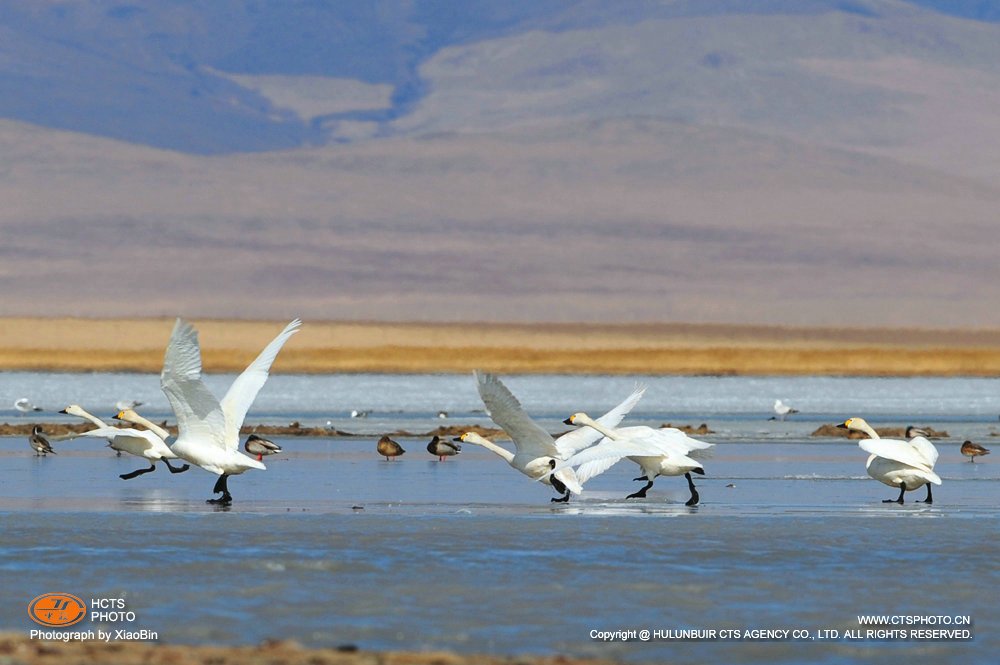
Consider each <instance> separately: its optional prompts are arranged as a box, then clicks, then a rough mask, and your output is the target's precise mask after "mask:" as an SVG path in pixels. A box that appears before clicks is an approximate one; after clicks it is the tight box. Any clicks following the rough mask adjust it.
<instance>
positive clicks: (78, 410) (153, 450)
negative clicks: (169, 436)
mask: <svg viewBox="0 0 1000 665" xmlns="http://www.w3.org/2000/svg"><path fill="white" fill-rule="evenodd" d="M59 413H65V414H68V415H71V416H77V417H78V418H83V419H84V420H89V421H90V422H92V423H93V424H94V425H96V426H97V428H96V429H92V430H88V431H86V432H83V433H81V434H77V435H76V437H90V438H95V439H105V440H107V442H108V446H110V447H111V449H112V450H117V451H120V452H125V453H129V454H130V455H135V456H136V457H142V458H144V459H147V460H149V468H148V469H138V470H137V471H132V472H130V473H123V474H120V475H119V476H118V477H119V478H121V479H122V480H130V479H132V478H135V477H136V476H141V475H142V474H144V473H149V472H150V471H156V463H157V462H160V461H162V462H163V464H164V465H165V466H166V467H167V469H169V470H170V473H182V472H184V471H187V470H188V469H189V468H190V467H189V466H188V465H187V464H183V465H181V466H179V467H174V466H170V462H168V461H167V460H172V459H177V455H175V454H174V452H173V451H172V450H170V448H169V446H167V444H166V443H165V442H164V439H163V438H161V437H160V436H158V435H157V434H156V433H155V432H148V431H145V430H139V429H134V428H131V427H114V426H111V425H108V424H107V423H105V422H104V421H103V420H101V419H100V418H98V417H97V416H95V415H93V414H91V413H89V412H87V411H85V410H84V409H83V408H82V407H80V406H79V405H77V404H70V405H69V406H67V407H66V408H65V409H63V410H62V411H60V412H59ZM76 437H74V438H76Z"/></svg>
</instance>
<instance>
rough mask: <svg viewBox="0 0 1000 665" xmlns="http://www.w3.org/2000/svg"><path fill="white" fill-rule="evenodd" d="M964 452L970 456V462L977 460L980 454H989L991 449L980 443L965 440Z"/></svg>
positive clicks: (963, 444)
mask: <svg viewBox="0 0 1000 665" xmlns="http://www.w3.org/2000/svg"><path fill="white" fill-rule="evenodd" d="M961 450H962V454H963V455H965V456H966V457H968V458H969V461H970V462H975V461H976V458H977V457H979V456H980V455H989V454H990V449H989V448H984V447H982V446H981V445H979V444H978V443H973V442H971V441H964V442H963V443H962V449H961Z"/></svg>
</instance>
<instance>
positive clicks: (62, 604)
mask: <svg viewBox="0 0 1000 665" xmlns="http://www.w3.org/2000/svg"><path fill="white" fill-rule="evenodd" d="M28 616H30V617H31V618H32V620H33V621H35V622H36V623H40V624H42V625H43V626H50V627H52V628H65V627H66V626H72V625H73V624H75V623H77V622H78V621H80V620H81V619H83V617H85V616H87V606H86V605H85V604H84V602H83V601H82V600H80V599H79V598H77V597H76V596H74V595H72V594H69V593H43V594H42V595H41V596H38V597H37V598H35V599H34V600H33V601H31V602H30V603H29V604H28Z"/></svg>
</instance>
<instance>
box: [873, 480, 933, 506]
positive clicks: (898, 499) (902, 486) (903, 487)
mask: <svg viewBox="0 0 1000 665" xmlns="http://www.w3.org/2000/svg"><path fill="white" fill-rule="evenodd" d="M928 489H930V486H928ZM905 491H906V483H900V484H899V496H898V497H896V498H895V499H882V503H898V504H900V505H902V504H903V493H904V492H905Z"/></svg>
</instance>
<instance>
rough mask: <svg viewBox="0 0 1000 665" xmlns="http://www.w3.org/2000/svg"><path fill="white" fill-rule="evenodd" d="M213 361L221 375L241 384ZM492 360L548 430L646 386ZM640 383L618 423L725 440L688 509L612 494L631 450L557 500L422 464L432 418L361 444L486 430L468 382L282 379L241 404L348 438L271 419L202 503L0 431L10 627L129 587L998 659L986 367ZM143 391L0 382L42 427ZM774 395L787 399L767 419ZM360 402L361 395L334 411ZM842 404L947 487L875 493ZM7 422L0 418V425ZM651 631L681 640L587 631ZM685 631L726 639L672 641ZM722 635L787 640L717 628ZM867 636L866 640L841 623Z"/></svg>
mask: <svg viewBox="0 0 1000 665" xmlns="http://www.w3.org/2000/svg"><path fill="white" fill-rule="evenodd" d="M211 378H212V380H213V381H217V382H218V386H219V387H218V388H217V389H216V390H217V393H221V392H222V391H224V389H225V387H226V386H227V385H228V381H229V380H230V379H231V377H211ZM504 380H505V382H506V383H507V385H508V386H509V387H510V388H511V390H512V391H513V392H514V393H515V394H516V395H518V397H519V398H520V399H521V401H522V403H523V404H524V405H525V407H526V408H527V409H528V410H529V412H531V413H532V414H536V415H537V416H538V417H539V420H540V422H542V423H543V425H544V426H546V427H547V428H548V429H549V430H550V431H551V432H553V433H557V432H561V431H564V430H565V429H566V427H565V426H563V425H561V423H560V422H559V421H560V420H561V419H562V418H565V417H566V416H567V415H569V414H570V413H572V412H574V411H579V410H587V411H590V412H592V413H599V412H602V411H603V410H605V409H606V408H609V407H610V406H612V405H614V404H615V403H617V402H618V401H620V399H622V398H623V397H624V396H625V395H626V394H627V393H628V392H629V391H630V390H631V389H632V386H633V385H634V384H635V382H636V379H634V378H621V377H527V376H524V377H510V378H507V377H505V379H504ZM638 380H639V381H640V382H643V383H646V384H648V385H649V392H648V393H647V396H646V397H645V399H644V400H643V402H642V403H640V405H639V408H638V409H636V411H635V416H634V417H632V418H630V419H629V420H628V421H627V423H628V424H648V425H660V424H663V423H664V422H668V421H669V422H673V423H674V424H692V425H699V424H701V423H702V422H705V423H707V424H708V426H709V427H710V428H711V429H712V430H714V432H715V433H714V434H708V435H705V436H702V437H700V438H702V439H703V440H705V441H710V442H714V443H716V444H717V445H716V447H715V449H714V451H713V454H712V456H711V457H710V458H709V459H708V460H706V462H705V468H706V472H707V473H706V475H705V476H704V477H700V478H696V482H697V484H698V489H699V492H700V494H701V503H700V505H698V506H696V507H691V508H689V507H686V506H684V505H683V502H684V501H685V500H686V499H687V488H686V483H685V481H684V479H683V478H658V479H657V481H656V484H655V486H654V488H653V489H652V490H650V492H649V497H648V498H647V499H645V500H625V499H624V496H625V495H626V494H628V493H630V492H632V491H635V490H636V489H638V487H639V486H640V485H639V483H635V482H633V480H632V478H633V477H634V476H635V475H636V473H635V470H636V467H635V465H634V464H632V463H631V462H628V461H625V462H622V463H620V464H619V465H617V466H615V467H614V468H612V469H611V470H610V471H608V472H607V473H605V474H604V475H602V476H599V477H597V478H595V479H593V480H592V481H590V482H589V483H588V484H587V485H586V487H585V489H586V492H585V494H584V495H583V496H582V497H574V498H573V500H572V501H571V502H570V503H569V504H564V505H562V504H552V503H550V501H549V499H550V497H552V496H554V495H555V494H554V492H553V490H552V489H551V488H549V487H547V486H544V485H541V484H539V483H534V482H531V481H529V480H528V479H526V478H525V477H523V476H522V475H520V474H519V473H517V472H515V471H514V470H513V469H511V468H509V467H508V466H507V465H506V464H505V463H504V462H503V461H502V460H500V459H499V458H498V457H496V456H495V455H493V454H492V453H490V452H488V451H485V450H482V449H479V448H475V447H473V446H467V447H465V449H464V451H463V453H462V455H460V456H459V457H457V458H454V459H451V460H449V461H447V462H444V463H439V462H437V461H436V458H432V457H431V456H430V455H429V454H428V453H427V452H426V450H425V449H424V447H425V446H426V443H427V441H428V438H426V437H401V438H399V441H400V443H402V444H403V446H404V448H406V449H407V453H406V454H405V455H403V456H402V457H401V458H399V459H398V460H397V461H395V462H386V461H385V460H384V459H381V458H379V457H378V456H377V454H376V453H375V450H374V449H375V441H376V439H377V438H378V437H377V435H378V434H380V433H382V432H385V431H395V430H398V429H407V430H408V431H411V432H423V431H430V430H432V429H433V428H435V427H437V426H438V425H441V424H449V425H452V424H457V425H465V424H482V425H489V424H490V421H489V419H488V418H487V417H486V416H485V414H484V413H483V412H482V404H481V403H480V402H479V399H478V395H477V394H476V391H475V386H474V383H473V381H472V378H471V377H469V376H450V375H430V376H401V377H394V376H386V375H360V376H354V375H350V376H346V375H345V376H326V377H302V376H275V377H272V379H271V380H270V381H269V382H268V384H267V385H266V386H265V388H264V390H263V391H262V393H261V396H260V399H259V400H258V402H257V404H256V405H255V406H254V408H253V409H251V412H250V415H249V417H248V423H254V422H277V423H285V422H290V421H292V420H297V421H300V422H302V424H303V425H308V424H322V423H325V422H326V420H332V421H333V422H334V424H335V425H336V427H337V428H338V429H341V430H345V431H351V432H355V433H356V436H351V437H342V438H324V439H317V438H301V437H272V438H273V439H274V440H275V441H276V442H277V443H279V444H281V445H282V446H283V447H284V449H285V451H284V452H283V453H282V454H279V455H276V456H273V457H270V458H268V459H267V460H266V463H267V466H268V470H267V471H266V472H248V473H246V474H244V475H242V476H236V477H233V478H232V479H231V481H230V489H231V491H232V493H233V495H234V498H235V503H234V504H233V506H232V507H231V508H230V509H228V510H217V509H216V508H215V507H214V506H211V505H208V504H206V503H204V500H205V499H207V498H209V497H210V496H212V492H211V488H212V484H213V483H214V476H211V475H209V474H207V473H205V472H203V471H201V470H200V469H191V470H190V471H188V472H186V473H183V474H178V475H171V474H168V473H166V472H165V471H164V470H158V471H156V472H154V473H150V474H146V475H143V476H140V477H138V478H136V479H133V480H129V481H122V480H120V479H119V478H118V474H120V473H125V472H128V471H131V470H134V469H137V468H140V467H142V466H145V464H144V463H143V462H141V461H139V460H137V459H135V458H128V457H121V458H119V457H115V456H114V455H113V454H112V453H111V451H109V450H108V449H107V448H106V447H103V446H101V445H100V443H98V442H95V441H88V440H84V439H81V440H77V441H72V442H64V443H61V444H56V447H57V450H58V451H59V454H58V455H57V456H55V457H49V458H36V457H34V456H33V455H32V452H31V451H30V450H29V448H28V446H27V441H26V440H25V439H24V438H23V437H8V438H2V439H0V469H2V479H3V482H2V483H0V524H2V525H3V529H2V530H0V543H2V547H0V581H2V583H3V588H4V597H5V598H6V599H7V601H8V602H7V603H5V604H4V605H3V606H2V607H0V629H8V630H16V631H22V632H26V631H28V630H30V629H31V628H33V627H37V626H35V625H34V624H32V623H31V621H30V620H29V619H28V618H27V613H26V607H27V604H28V603H29V602H30V601H31V600H32V599H33V598H35V597H36V596H38V595H40V594H43V593H50V592H63V593H72V594H75V595H77V596H78V597H81V598H85V599H93V598H124V599H126V602H127V606H128V608H129V610H131V611H133V612H135V614H136V617H137V618H136V620H135V621H134V622H133V624H132V626H131V627H133V628H146V629H150V630H155V631H157V633H158V637H159V639H160V640H161V641H164V642H168V643H192V644H198V643H230V644H253V643H256V642H258V641H260V640H262V639H268V638H289V639H296V640H299V641H301V642H303V643H304V644H307V645H312V646H329V645H339V644H344V643H351V644H357V645H359V646H361V647H363V648H386V649H424V648H427V649H438V648H444V649H451V650H456V651H460V652H491V653H498V654H509V653H569V654H573V655H579V656H601V657H610V658H616V659H620V660H623V661H628V662H676V663H704V662H729V663H757V662H761V663H798V662H803V661H804V660H808V661H810V662H822V663H853V662H887V661H907V662H927V663H931V662H935V663H938V662H948V661H955V660H957V659H959V658H961V659H963V660H966V661H968V662H992V660H993V658H994V655H995V653H996V650H997V648H998V647H1000V640H998V639H997V636H996V633H997V627H998V619H1000V616H998V614H1000V613H998V611H997V609H996V604H995V602H994V600H993V597H992V593H991V590H992V589H995V588H997V587H998V582H1000V566H998V565H997V564H996V546H995V543H996V542H998V540H1000V538H998V535H1000V534H998V533H997V532H998V519H997V511H996V506H997V503H998V498H1000V472H998V471H997V465H996V464H995V462H994V460H993V459H992V456H987V457H985V458H982V459H981V460H980V461H979V462H977V463H975V464H970V463H969V462H968V460H967V459H966V458H963V457H962V456H961V455H960V454H959V451H958V447H959V445H960V444H961V442H962V441H963V440H964V439H972V440H974V441H977V442H978V443H981V444H983V445H985V446H986V447H993V446H992V445H991V441H992V439H991V438H990V437H991V435H993V434H994V433H995V431H996V427H997V425H998V424H1000V423H998V421H997V415H996V414H997V407H998V402H1000V400H998V399H997V397H996V396H998V395H1000V391H998V388H1000V384H998V382H997V381H996V380H988V379H857V378H851V379H848V378H828V377H801V378H777V377H774V378H772V377H741V378H735V377H734V378H730V377H640V378H639V379H638ZM158 392H159V388H158V381H157V377H155V376H149V375H100V374H98V375H62V374H58V375H57V374H30V373H0V395H4V396H6V397H9V399H6V397H5V398H4V401H5V402H6V403H8V404H12V403H13V401H14V399H16V398H17V397H20V396H22V395H23V396H29V397H31V398H32V399H33V400H35V401H36V403H39V404H40V405H41V406H43V407H44V408H46V409H47V410H49V412H48V413H40V414H36V415H35V416H32V419H34V420H38V421H40V422H52V421H55V420H58V419H60V418H65V417H63V416H57V415H55V414H53V413H52V412H51V411H54V410H57V409H60V408H63V407H64V406H66V405H67V404H69V403H71V402H78V403H80V404H82V405H84V406H85V408H88V409H93V410H94V412H95V413H97V414H99V415H102V416H105V415H110V414H111V412H112V411H113V402H114V401H116V400H119V399H126V398H128V399H138V400H140V401H146V402H147V403H148V405H147V406H146V407H144V409H142V410H145V411H146V412H147V413H148V414H150V415H152V416H153V417H156V418H160V417H168V416H169V415H170V414H169V409H168V408H167V406H166V401H165V399H164V398H163V397H162V394H158ZM775 398H781V399H783V400H785V401H787V402H789V403H791V404H793V405H794V406H795V407H796V408H799V409H800V410H801V411H802V413H800V414H795V415H793V416H791V417H790V418H789V419H788V420H787V421H786V422H781V421H769V420H768V417H770V415H772V414H771V412H770V408H771V404H772V403H773V401H774V399H775ZM355 408H357V409H366V410H370V411H371V415H370V416H369V417H368V418H364V419H358V418H350V417H349V415H348V414H349V412H350V410H351V409H355ZM439 410H445V411H447V412H448V417H447V418H443V419H442V418H438V417H437V412H438V411H439ZM858 415H860V416H863V417H865V418H866V419H868V420H869V422H871V423H872V424H873V425H875V426H883V425H907V424H917V425H927V426H931V427H934V428H935V429H938V430H947V431H948V433H949V437H948V438H946V439H941V440H938V441H936V444H937V446H938V448H939V450H940V452H941V457H940V460H939V461H938V464H937V467H936V471H937V472H938V474H939V475H940V476H941V477H942V479H943V481H944V482H943V484H942V485H941V486H940V487H935V492H934V498H935V503H934V504H932V505H926V504H922V503H915V502H914V500H915V499H922V498H923V497H924V494H925V491H924V490H923V488H921V489H920V490H917V491H916V492H913V493H907V497H906V503H905V504H904V505H902V506H900V505H897V504H883V503H882V502H881V500H882V499H886V498H890V497H894V496H895V494H896V492H895V491H894V490H892V489H890V488H888V487H886V486H884V485H881V484H880V483H878V482H876V481H874V480H872V479H870V478H868V476H867V475H866V473H865V468H864V463H865V459H866V454H865V453H864V452H863V451H861V450H860V449H859V448H858V447H857V444H856V443H855V442H849V441H846V440H843V439H835V440H831V439H823V438H817V437H811V436H810V434H811V432H812V431H813V430H815V429H816V427H817V426H818V425H819V424H821V423H824V422H829V423H835V422H842V421H843V420H844V419H845V418H847V417H849V416H858ZM24 419H25V417H20V416H17V415H15V413H14V412H13V410H11V411H10V413H9V415H8V418H7V420H8V422H15V421H17V420H24ZM66 420H67V421H69V420H71V419H68V418H67V419H66ZM501 443H503V442H501ZM859 615H890V616H896V615H905V616H934V617H938V616H947V617H950V618H951V619H950V620H952V621H957V620H961V618H963V617H969V618H971V621H972V625H971V626H958V625H929V626H921V625H890V626H883V627H881V628H882V629H892V630H896V629H900V628H902V629H906V630H910V629H913V628H952V629H955V628H959V627H961V628H968V629H970V630H971V634H972V636H973V638H972V639H971V640H968V641H955V640H941V639H938V640H930V639H909V638H907V639H899V638H898V636H895V635H894V636H892V637H891V638H888V639H871V638H865V637H864V634H865V633H864V631H866V630H867V629H869V628H870V627H866V626H862V625H860V623H859V619H858V616H859ZM954 617H958V618H959V619H957V620H956V619H954ZM938 621H941V620H938ZM88 623H89V620H85V621H84V622H83V623H82V624H80V625H79V626H78V627H82V628H86V627H87V626H88ZM89 625H90V626H91V627H95V628H96V627H97V626H98V624H97V623H90V624H89ZM113 627H115V628H122V627H126V626H125V625H123V624H115V625H114V626H113ZM642 629H649V630H651V631H655V630H660V631H675V632H674V633H672V634H670V633H668V637H661V638H656V637H651V639H649V640H648V641H642V640H639V639H633V640H630V641H612V642H603V641H600V640H597V639H593V638H592V637H591V635H592V631H615V630H635V631H640V630H642ZM685 629H693V630H701V631H710V630H715V631H717V632H716V638H715V639H678V638H676V635H677V634H678V633H677V632H676V631H681V630H685ZM733 629H739V630H740V631H741V632H742V631H745V630H754V629H760V630H773V631H782V630H789V631H793V630H801V631H804V632H803V633H799V634H798V635H800V637H799V638H792V637H791V633H789V637H786V638H780V639H773V638H768V639H759V640H753V639H739V640H735V639H722V638H720V637H718V635H720V634H721V631H723V630H733ZM857 630H860V631H862V632H861V635H862V638H860V639H855V638H853V637H846V636H845V635H850V633H848V631H857ZM824 631H836V632H837V633H838V638H837V639H832V640H823V639H817V638H821V637H823V636H829V635H831V634H832V633H829V632H824ZM706 634H707V633H706ZM802 635H804V636H805V637H801V636H802Z"/></svg>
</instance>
